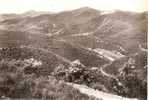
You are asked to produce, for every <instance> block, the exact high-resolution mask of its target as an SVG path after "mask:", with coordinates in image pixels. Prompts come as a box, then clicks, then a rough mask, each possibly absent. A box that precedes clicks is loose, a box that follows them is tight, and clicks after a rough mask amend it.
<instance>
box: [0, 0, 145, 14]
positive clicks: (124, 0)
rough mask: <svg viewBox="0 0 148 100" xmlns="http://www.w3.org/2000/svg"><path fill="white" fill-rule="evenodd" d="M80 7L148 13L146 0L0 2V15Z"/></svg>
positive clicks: (13, 0) (34, 0) (4, 0)
mask: <svg viewBox="0 0 148 100" xmlns="http://www.w3.org/2000/svg"><path fill="white" fill-rule="evenodd" d="M80 7H91V8H95V9H98V10H107V11H108V10H123V11H133V12H143V11H148V0H0V13H24V12H27V11H29V10H35V11H50V12H60V11H64V10H72V9H77V8H80Z"/></svg>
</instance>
